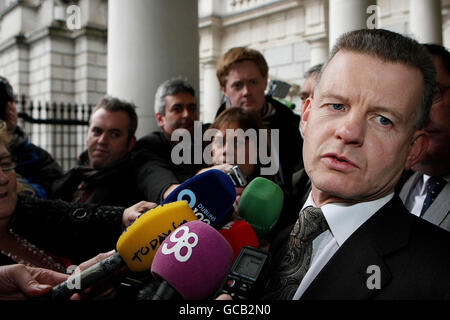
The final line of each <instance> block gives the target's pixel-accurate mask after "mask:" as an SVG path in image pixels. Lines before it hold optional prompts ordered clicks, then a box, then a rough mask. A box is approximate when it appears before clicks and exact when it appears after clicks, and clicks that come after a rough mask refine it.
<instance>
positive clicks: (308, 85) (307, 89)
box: [300, 74, 317, 104]
mask: <svg viewBox="0 0 450 320" xmlns="http://www.w3.org/2000/svg"><path fill="white" fill-rule="evenodd" d="M316 80H317V74H313V75H310V76H309V77H307V78H306V79H305V81H304V82H303V85H302V88H301V90H300V99H302V104H304V103H305V101H306V99H308V98H309V97H312V95H313V92H314V87H315V85H316Z"/></svg>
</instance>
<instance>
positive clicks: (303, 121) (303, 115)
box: [300, 97, 312, 136]
mask: <svg viewBox="0 0 450 320" xmlns="http://www.w3.org/2000/svg"><path fill="white" fill-rule="evenodd" d="M311 102H312V98H311V97H309V98H308V99H306V100H305V103H304V104H303V106H302V113H301V118H300V130H301V131H302V135H303V136H305V127H306V122H307V121H308V117H309V112H310V111H311Z"/></svg>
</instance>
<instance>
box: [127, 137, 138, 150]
mask: <svg viewBox="0 0 450 320" xmlns="http://www.w3.org/2000/svg"><path fill="white" fill-rule="evenodd" d="M135 144H136V136H133V138H131V139H130V141H129V142H128V149H127V152H130V151H131V150H132V149H133V148H134V145H135Z"/></svg>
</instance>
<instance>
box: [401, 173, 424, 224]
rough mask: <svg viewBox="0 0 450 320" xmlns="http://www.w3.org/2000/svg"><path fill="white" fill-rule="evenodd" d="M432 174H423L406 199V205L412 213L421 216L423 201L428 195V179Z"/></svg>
mask: <svg viewBox="0 0 450 320" xmlns="http://www.w3.org/2000/svg"><path fill="white" fill-rule="evenodd" d="M429 178H430V176H428V175H426V174H423V175H422V178H419V179H417V183H416V185H415V186H414V188H412V189H411V192H410V193H409V194H408V197H407V198H406V201H405V207H406V209H408V211H409V212H411V213H412V214H414V215H416V216H418V217H420V212H421V211H422V207H423V203H424V201H425V198H426V196H427V181H428V179H429Z"/></svg>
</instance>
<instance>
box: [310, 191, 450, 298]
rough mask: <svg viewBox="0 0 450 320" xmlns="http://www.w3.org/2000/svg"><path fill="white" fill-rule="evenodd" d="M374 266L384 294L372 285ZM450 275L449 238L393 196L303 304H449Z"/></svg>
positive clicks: (343, 250)
mask: <svg viewBox="0 0 450 320" xmlns="http://www.w3.org/2000/svg"><path fill="white" fill-rule="evenodd" d="M373 265H374V266H378V267H379V271H380V273H379V274H380V276H381V281H380V289H369V288H368V286H367V282H368V279H369V277H371V276H373V275H374V272H373V271H369V272H368V270H367V268H368V267H369V266H373ZM449 270H450V233H449V232H447V231H444V230H442V229H440V228H438V227H436V226H434V225H432V224H431V223H429V222H426V221H424V220H422V219H419V218H417V217H416V216H414V215H412V214H410V213H409V212H408V211H407V210H406V208H405V207H404V206H403V204H402V202H401V200H400V199H399V198H398V197H397V196H394V198H393V199H392V200H391V201H390V202H388V203H387V204H386V205H385V206H384V207H383V208H381V209H380V210H379V211H378V212H376V213H375V214H374V215H373V216H372V217H371V218H370V219H369V220H367V221H366V222H365V223H364V224H363V225H362V226H361V227H359V228H358V229H357V230H356V231H355V232H354V233H353V234H352V235H351V236H350V237H349V238H348V239H347V241H346V242H345V243H344V244H343V245H342V246H341V247H340V248H339V250H338V251H337V252H336V253H335V254H334V256H333V257H332V258H331V259H330V260H329V261H328V263H327V264H326V265H325V267H324V268H323V269H322V270H321V271H320V272H319V274H318V275H317V277H316V278H315V279H314V280H313V282H312V283H311V284H310V286H309V287H308V289H307V290H306V291H305V293H304V294H303V296H302V297H301V299H302V300H326V299H346V300H347V299H348V300H353V299H355V300H367V299H382V300H387V299H395V300H397V299H408V300H409V299H414V300H415V299H450V272H449ZM369 282H370V283H371V281H370V279H369Z"/></svg>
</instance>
